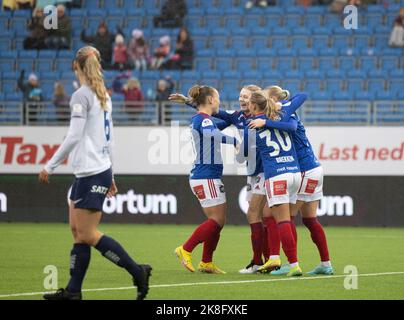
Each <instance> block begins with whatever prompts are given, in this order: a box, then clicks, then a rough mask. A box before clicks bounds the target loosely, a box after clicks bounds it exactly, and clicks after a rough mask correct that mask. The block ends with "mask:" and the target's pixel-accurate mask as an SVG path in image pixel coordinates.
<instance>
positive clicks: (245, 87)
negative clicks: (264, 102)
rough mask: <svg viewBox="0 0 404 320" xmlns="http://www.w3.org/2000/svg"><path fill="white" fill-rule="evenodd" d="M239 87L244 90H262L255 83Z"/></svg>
mask: <svg viewBox="0 0 404 320" xmlns="http://www.w3.org/2000/svg"><path fill="white" fill-rule="evenodd" d="M241 89H245V90H248V91H250V92H255V91H259V90H262V89H261V88H260V87H259V86H257V85H255V84H249V85H246V86H244V87H242V88H241Z"/></svg>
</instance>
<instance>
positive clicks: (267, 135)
mask: <svg viewBox="0 0 404 320" xmlns="http://www.w3.org/2000/svg"><path fill="white" fill-rule="evenodd" d="M274 132H275V136H276V138H277V140H278V142H279V144H278V143H277V142H276V141H273V140H271V131H270V130H265V131H263V132H261V133H260V138H261V139H265V140H266V144H267V146H268V147H272V148H274V151H272V152H271V153H270V154H269V155H270V156H271V157H277V156H278V155H279V153H280V148H282V150H283V151H289V150H290V149H291V148H292V141H291V140H290V136H289V133H287V132H285V131H283V133H284V135H285V138H284V137H282V134H281V133H280V132H279V130H278V129H274ZM279 145H280V146H279Z"/></svg>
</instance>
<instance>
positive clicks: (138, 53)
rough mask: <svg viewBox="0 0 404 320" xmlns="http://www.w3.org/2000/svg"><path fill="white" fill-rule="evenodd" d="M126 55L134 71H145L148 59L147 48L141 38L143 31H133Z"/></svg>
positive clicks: (143, 39)
mask: <svg viewBox="0 0 404 320" xmlns="http://www.w3.org/2000/svg"><path fill="white" fill-rule="evenodd" d="M128 54H129V58H130V63H131V64H132V65H133V66H134V68H135V69H136V70H146V69H147V63H148V60H149V59H150V53H149V46H148V45H147V43H146V40H145V38H144V36H143V31H142V30H139V29H133V31H132V39H131V40H130V42H129V49H128Z"/></svg>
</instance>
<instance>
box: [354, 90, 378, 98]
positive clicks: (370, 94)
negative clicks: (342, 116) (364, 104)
mask: <svg viewBox="0 0 404 320" xmlns="http://www.w3.org/2000/svg"><path fill="white" fill-rule="evenodd" d="M354 97H355V99H357V100H365V101H369V100H373V99H374V97H375V94H374V92H371V91H368V90H364V91H359V92H355V93H354Z"/></svg>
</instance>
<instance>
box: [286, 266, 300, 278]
mask: <svg viewBox="0 0 404 320" xmlns="http://www.w3.org/2000/svg"><path fill="white" fill-rule="evenodd" d="M302 275H303V271H302V269H301V268H300V266H296V267H294V268H291V269H290V271H289V273H288V274H287V275H286V276H287V277H300V276H302Z"/></svg>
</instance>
